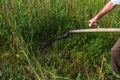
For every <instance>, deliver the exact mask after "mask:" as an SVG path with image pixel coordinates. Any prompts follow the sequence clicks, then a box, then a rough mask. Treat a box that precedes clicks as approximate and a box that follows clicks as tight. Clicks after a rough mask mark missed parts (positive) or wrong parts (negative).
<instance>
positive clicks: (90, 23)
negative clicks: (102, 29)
mask: <svg viewBox="0 0 120 80" xmlns="http://www.w3.org/2000/svg"><path fill="white" fill-rule="evenodd" d="M91 26H98V23H97V21H96V20H89V27H91Z"/></svg>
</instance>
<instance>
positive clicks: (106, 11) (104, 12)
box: [94, 1, 115, 20]
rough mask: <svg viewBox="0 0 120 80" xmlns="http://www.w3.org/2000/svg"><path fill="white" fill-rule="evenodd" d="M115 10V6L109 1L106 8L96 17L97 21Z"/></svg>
mask: <svg viewBox="0 0 120 80" xmlns="http://www.w3.org/2000/svg"><path fill="white" fill-rule="evenodd" d="M114 8H115V5H114V4H113V3H112V2H111V1H109V2H108V3H107V4H106V5H105V7H104V8H103V9H102V10H101V11H100V12H99V13H98V14H97V15H96V16H95V17H94V18H95V19H96V20H98V19H99V18H101V17H102V16H104V15H105V14H106V13H108V12H110V11H111V10H112V9H114Z"/></svg>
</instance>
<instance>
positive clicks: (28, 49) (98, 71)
mask: <svg viewBox="0 0 120 80" xmlns="http://www.w3.org/2000/svg"><path fill="white" fill-rule="evenodd" d="M108 1H109V0H87V1H86V0H0V80H104V77H105V76H106V75H107V74H109V73H111V72H112V71H111V66H110V63H111V62H110V61H111V60H110V59H111V54H110V51H111V48H112V46H113V45H114V43H115V42H116V40H117V39H118V38H119V33H76V34H72V35H70V36H69V37H68V38H66V39H63V40H59V41H56V42H54V43H53V44H51V45H50V46H48V47H47V48H45V49H41V47H42V46H43V45H44V44H45V42H46V41H47V40H49V39H51V38H55V37H57V36H59V35H62V34H64V33H65V32H66V31H68V30H72V29H87V28H89V26H88V22H87V21H88V20H89V19H91V18H92V17H94V16H95V15H96V14H97V13H98V12H99V11H100V10H101V9H102V7H103V6H104V5H105V4H106V3H107V2H108ZM119 14H120V8H119V7H116V8H115V9H114V10H113V11H112V12H111V13H108V14H107V15H105V16H104V17H102V18H101V19H100V21H99V26H100V27H102V28H119V27H120V22H119V21H120V18H119V17H120V15H119Z"/></svg>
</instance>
